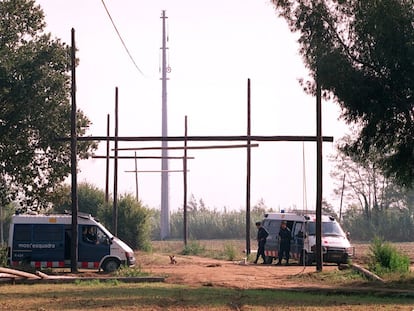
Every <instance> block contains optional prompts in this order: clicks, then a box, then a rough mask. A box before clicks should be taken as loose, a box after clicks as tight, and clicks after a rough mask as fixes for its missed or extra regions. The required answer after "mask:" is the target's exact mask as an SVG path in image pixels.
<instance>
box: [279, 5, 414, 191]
mask: <svg viewBox="0 0 414 311" xmlns="http://www.w3.org/2000/svg"><path fill="white" fill-rule="evenodd" d="M272 2H273V4H274V5H275V8H276V11H277V13H278V14H279V15H280V16H282V17H284V18H285V19H286V20H287V22H288V24H289V27H290V29H291V31H292V32H297V33H299V34H300V36H299V44H300V53H301V55H302V56H303V58H304V61H305V65H306V66H307V68H308V69H309V70H310V74H311V77H312V78H313V81H307V82H303V81H302V82H303V85H304V87H305V90H307V91H309V92H311V93H314V92H315V90H316V87H315V81H316V77H317V79H318V81H319V84H320V86H321V88H322V90H324V95H325V96H327V97H328V96H330V95H331V96H332V97H333V98H334V99H335V100H336V102H337V103H339V105H340V107H341V108H342V117H343V118H344V119H345V120H346V121H347V122H348V123H357V124H360V125H361V131H360V133H359V135H358V136H357V137H356V138H355V139H354V140H353V141H351V142H350V143H349V144H348V145H347V146H346V148H345V149H344V150H346V151H347V152H348V154H349V155H352V154H359V155H360V156H362V157H363V156H365V155H366V156H367V155H369V154H370V151H371V149H372V148H375V149H376V150H380V151H381V153H382V156H381V157H378V158H375V159H374V161H375V163H376V166H377V167H378V168H380V169H381V170H382V171H383V174H384V176H387V177H391V178H395V180H396V181H397V182H398V183H399V184H400V185H403V186H407V187H411V186H413V184H414V124H413V122H414V109H413V107H414V100H413V92H414V88H413V85H414V81H413V79H414V23H413V20H414V5H413V1H412V0H364V1H360V0H349V1H338V0H301V1H298V0H272Z"/></svg>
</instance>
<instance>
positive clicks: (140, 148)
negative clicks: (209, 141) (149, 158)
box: [112, 144, 259, 159]
mask: <svg viewBox="0 0 414 311" xmlns="http://www.w3.org/2000/svg"><path fill="white" fill-rule="evenodd" d="M249 146H250V147H259V144H250V145H213V146H174V147H138V148H134V147H131V148H118V150H119V151H126V150H159V149H164V150H165V149H168V150H183V149H230V148H247V147H249ZM112 150H114V149H112ZM187 159H188V158H187Z"/></svg>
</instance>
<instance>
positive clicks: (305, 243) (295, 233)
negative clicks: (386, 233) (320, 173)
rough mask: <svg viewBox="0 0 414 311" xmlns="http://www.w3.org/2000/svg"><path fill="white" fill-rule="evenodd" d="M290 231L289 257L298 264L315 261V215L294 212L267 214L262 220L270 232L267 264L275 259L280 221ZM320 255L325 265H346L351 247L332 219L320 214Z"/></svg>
mask: <svg viewBox="0 0 414 311" xmlns="http://www.w3.org/2000/svg"><path fill="white" fill-rule="evenodd" d="M283 220H284V221H286V223H287V227H288V228H289V229H290V230H291V232H292V240H291V247H290V257H291V258H293V259H297V260H298V261H299V264H301V265H303V264H305V265H311V264H312V263H313V262H315V261H316V216H315V215H308V214H296V213H269V214H265V218H264V219H263V221H262V225H263V227H264V228H265V229H266V230H267V231H268V232H269V236H268V237H267V240H266V245H265V256H266V263H268V264H271V263H272V261H273V259H277V258H278V253H279V229H280V225H281V222H282V221H283ZM322 252H323V261H324V262H326V263H337V264H341V263H347V262H348V258H350V257H352V255H353V254H354V248H353V247H351V244H350V242H349V240H348V237H347V235H346V234H345V233H344V231H343V230H342V228H341V226H340V224H339V223H338V222H337V221H336V220H335V218H334V217H331V216H326V215H322Z"/></svg>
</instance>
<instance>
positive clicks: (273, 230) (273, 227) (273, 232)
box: [263, 219, 281, 237]
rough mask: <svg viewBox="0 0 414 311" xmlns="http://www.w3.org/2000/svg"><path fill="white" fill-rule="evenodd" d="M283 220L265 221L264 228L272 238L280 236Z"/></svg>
mask: <svg viewBox="0 0 414 311" xmlns="http://www.w3.org/2000/svg"><path fill="white" fill-rule="evenodd" d="M280 223H281V220H276V219H266V220H264V221H263V227H264V228H265V229H266V230H267V232H268V233H269V235H270V236H273V237H274V236H277V235H278V234H279V229H280Z"/></svg>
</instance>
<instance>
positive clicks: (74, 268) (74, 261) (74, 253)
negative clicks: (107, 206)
mask: <svg viewBox="0 0 414 311" xmlns="http://www.w3.org/2000/svg"><path fill="white" fill-rule="evenodd" d="M71 35H72V49H71V51H72V52H71V71H72V86H71V87H72V89H71V98H72V110H71V122H70V123H71V124H70V136H71V140H70V142H71V144H70V146H71V175H72V237H71V256H70V261H71V263H70V270H71V272H72V273H77V272H78V181H77V153H78V152H77V130H76V72H75V68H76V47H75V29H74V28H72V33H71Z"/></svg>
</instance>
